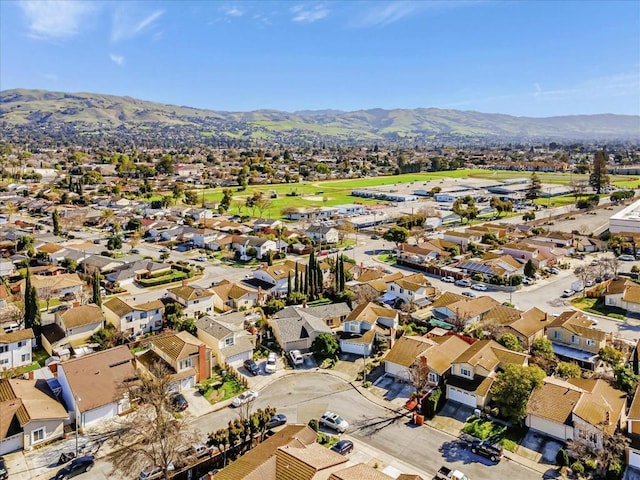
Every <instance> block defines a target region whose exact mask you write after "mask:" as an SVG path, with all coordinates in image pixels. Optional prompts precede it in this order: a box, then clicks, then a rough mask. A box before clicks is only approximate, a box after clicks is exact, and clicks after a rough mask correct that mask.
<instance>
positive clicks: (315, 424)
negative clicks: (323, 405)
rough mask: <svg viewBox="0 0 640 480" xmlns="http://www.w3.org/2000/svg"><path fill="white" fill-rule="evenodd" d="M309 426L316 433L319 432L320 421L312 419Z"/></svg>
mask: <svg viewBox="0 0 640 480" xmlns="http://www.w3.org/2000/svg"><path fill="white" fill-rule="evenodd" d="M309 426H310V427H311V428H312V429H313V430H314V431H316V432H317V431H318V419H316V418H312V419H311V420H309Z"/></svg>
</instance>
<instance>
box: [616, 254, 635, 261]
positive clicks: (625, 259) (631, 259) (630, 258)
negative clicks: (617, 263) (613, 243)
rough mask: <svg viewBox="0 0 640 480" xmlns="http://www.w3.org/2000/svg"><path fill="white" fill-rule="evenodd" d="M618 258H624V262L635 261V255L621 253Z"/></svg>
mask: <svg viewBox="0 0 640 480" xmlns="http://www.w3.org/2000/svg"><path fill="white" fill-rule="evenodd" d="M618 260H622V261H623V262H633V261H634V260H635V258H634V256H633V255H620V256H619V257H618Z"/></svg>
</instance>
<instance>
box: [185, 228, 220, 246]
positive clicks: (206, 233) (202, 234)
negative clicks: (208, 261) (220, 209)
mask: <svg viewBox="0 0 640 480" xmlns="http://www.w3.org/2000/svg"><path fill="white" fill-rule="evenodd" d="M218 235H219V233H218V232H216V231H215V230H210V229H208V228H194V229H193V230H192V237H191V241H192V242H193V244H194V245H195V246H196V247H198V248H209V245H210V244H211V242H213V241H214V240H215V239H216V237H217V236H218Z"/></svg>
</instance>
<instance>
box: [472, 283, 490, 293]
mask: <svg viewBox="0 0 640 480" xmlns="http://www.w3.org/2000/svg"><path fill="white" fill-rule="evenodd" d="M471 289H472V290H478V291H479V292H486V291H487V286H486V285H485V284H484V283H474V284H473V285H471Z"/></svg>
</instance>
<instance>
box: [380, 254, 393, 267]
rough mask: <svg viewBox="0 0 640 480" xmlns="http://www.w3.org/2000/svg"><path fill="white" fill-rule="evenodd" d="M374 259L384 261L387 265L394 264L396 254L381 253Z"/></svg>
mask: <svg viewBox="0 0 640 480" xmlns="http://www.w3.org/2000/svg"><path fill="white" fill-rule="evenodd" d="M376 259H377V260H378V261H380V262H383V263H386V264H387V265H395V264H396V256H395V255H389V254H388V253H384V254H382V255H378V256H377V257H376Z"/></svg>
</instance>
